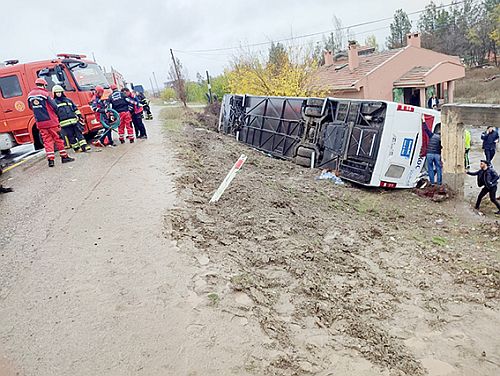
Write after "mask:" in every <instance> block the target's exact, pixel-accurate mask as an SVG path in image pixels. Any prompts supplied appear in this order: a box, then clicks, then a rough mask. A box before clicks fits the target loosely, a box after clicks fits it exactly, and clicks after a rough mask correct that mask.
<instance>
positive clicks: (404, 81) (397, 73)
mask: <svg viewBox="0 0 500 376" xmlns="http://www.w3.org/2000/svg"><path fill="white" fill-rule="evenodd" d="M464 76H465V67H464V65H463V64H462V63H461V61H460V58H459V57H458V56H450V55H445V54H442V53H439V52H435V51H431V50H428V49H425V48H422V47H421V39H420V35H419V34H418V33H412V34H408V35H407V46H406V47H403V48H399V49H393V50H388V51H382V52H374V49H371V50H370V49H369V48H360V47H359V46H358V45H357V44H356V43H355V42H351V43H349V48H348V50H347V53H344V54H339V55H337V56H333V54H332V53H331V52H330V51H325V64H324V65H323V66H322V67H320V68H319V69H318V70H317V71H316V72H315V73H314V74H313V76H312V80H311V88H312V89H313V90H314V91H320V92H321V93H323V94H324V95H327V96H331V97H337V98H353V99H379V100H388V101H395V102H401V103H405V104H411V105H415V106H421V107H426V106H427V103H428V100H429V98H430V97H431V96H432V94H436V96H437V98H438V99H439V101H440V104H443V103H452V102H453V94H454V88H455V81H456V80H458V79H460V78H462V77H464Z"/></svg>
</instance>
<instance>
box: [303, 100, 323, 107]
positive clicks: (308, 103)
mask: <svg viewBox="0 0 500 376" xmlns="http://www.w3.org/2000/svg"><path fill="white" fill-rule="evenodd" d="M324 102H325V100H324V99H316V98H308V99H307V101H306V106H312V107H321V108H323V103H324Z"/></svg>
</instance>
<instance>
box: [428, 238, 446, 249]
mask: <svg viewBox="0 0 500 376" xmlns="http://www.w3.org/2000/svg"><path fill="white" fill-rule="evenodd" d="M431 241H432V243H433V244H436V245H438V246H440V247H443V246H445V245H446V244H447V243H448V240H447V239H446V238H443V237H442V236H433V237H432V240H431Z"/></svg>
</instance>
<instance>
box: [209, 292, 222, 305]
mask: <svg viewBox="0 0 500 376" xmlns="http://www.w3.org/2000/svg"><path fill="white" fill-rule="evenodd" d="M207 297H208V300H209V301H210V304H211V305H213V306H217V305H218V304H219V302H220V298H219V295H217V294H216V293H214V292H212V293H210V294H208V295H207Z"/></svg>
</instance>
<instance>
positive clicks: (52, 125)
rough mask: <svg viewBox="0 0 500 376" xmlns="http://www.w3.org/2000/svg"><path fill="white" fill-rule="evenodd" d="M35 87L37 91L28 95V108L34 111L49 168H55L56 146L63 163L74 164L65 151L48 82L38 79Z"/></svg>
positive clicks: (34, 90)
mask: <svg viewBox="0 0 500 376" xmlns="http://www.w3.org/2000/svg"><path fill="white" fill-rule="evenodd" d="M35 85H36V89H33V90H31V91H30V92H29V94H28V106H29V108H30V109H31V110H32V111H33V115H34V116H35V122H36V127H37V128H38V130H39V131H40V135H41V136H42V140H43V146H44V147H45V154H46V155H47V160H48V162H49V167H54V159H55V151H54V144H55V146H56V148H57V150H58V151H59V155H60V156H61V162H62V163H67V162H73V161H74V158H71V157H70V156H69V155H68V153H67V152H66V150H64V141H63V139H62V137H61V126H60V125H59V119H58V118H57V115H56V111H57V105H56V103H55V102H54V100H53V99H52V98H51V97H50V95H49V92H48V90H47V89H46V87H47V81H45V80H44V79H43V78H37V79H36V81H35Z"/></svg>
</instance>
